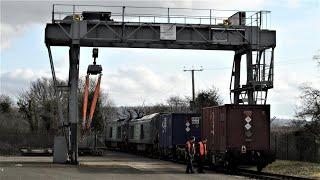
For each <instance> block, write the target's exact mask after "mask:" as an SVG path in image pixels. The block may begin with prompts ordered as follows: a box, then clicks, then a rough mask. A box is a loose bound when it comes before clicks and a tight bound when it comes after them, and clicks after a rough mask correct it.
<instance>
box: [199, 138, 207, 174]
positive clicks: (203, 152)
mask: <svg viewBox="0 0 320 180" xmlns="http://www.w3.org/2000/svg"><path fill="white" fill-rule="evenodd" d="M197 149H198V150H197V157H198V173H204V171H203V164H204V161H205V159H206V156H207V138H202V139H201V141H200V142H199V143H198V146H197Z"/></svg>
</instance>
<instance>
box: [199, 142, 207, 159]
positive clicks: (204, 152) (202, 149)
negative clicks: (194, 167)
mask: <svg viewBox="0 0 320 180" xmlns="http://www.w3.org/2000/svg"><path fill="white" fill-rule="evenodd" d="M199 154H200V156H204V155H207V144H203V142H201V141H200V142H199Z"/></svg>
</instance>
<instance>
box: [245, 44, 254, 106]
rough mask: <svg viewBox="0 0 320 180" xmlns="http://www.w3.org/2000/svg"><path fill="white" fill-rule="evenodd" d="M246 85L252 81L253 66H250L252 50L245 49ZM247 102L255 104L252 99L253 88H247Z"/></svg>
mask: <svg viewBox="0 0 320 180" xmlns="http://www.w3.org/2000/svg"><path fill="white" fill-rule="evenodd" d="M246 56H247V85H251V84H252V83H253V66H252V50H248V51H247V54H246ZM247 94H248V104H255V101H254V90H253V89H249V90H248V93H247Z"/></svg>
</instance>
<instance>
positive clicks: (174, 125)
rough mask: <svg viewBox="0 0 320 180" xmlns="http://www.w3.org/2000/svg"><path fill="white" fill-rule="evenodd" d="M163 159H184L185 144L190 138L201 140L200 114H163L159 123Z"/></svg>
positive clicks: (160, 149) (160, 150)
mask: <svg viewBox="0 0 320 180" xmlns="http://www.w3.org/2000/svg"><path fill="white" fill-rule="evenodd" d="M158 127H159V129H158V132H159V135H158V136H159V145H158V151H159V153H160V156H161V157H165V158H171V159H172V158H177V159H180V160H181V159H184V158H185V157H184V156H185V154H184V152H185V143H186V141H187V140H188V138H189V137H191V136H195V137H196V140H199V139H200V135H201V133H200V114H194V113H170V114H162V115H161V116H160V119H159V121H158Z"/></svg>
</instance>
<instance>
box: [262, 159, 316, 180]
mask: <svg viewBox="0 0 320 180" xmlns="http://www.w3.org/2000/svg"><path fill="white" fill-rule="evenodd" d="M263 171H264V172H270V173H275V174H283V175H291V176H299V177H308V178H315V179H320V163H310V162H301V161H287V160H276V161H275V162H273V163H272V164H269V165H268V166H267V167H266V168H264V169H263Z"/></svg>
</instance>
